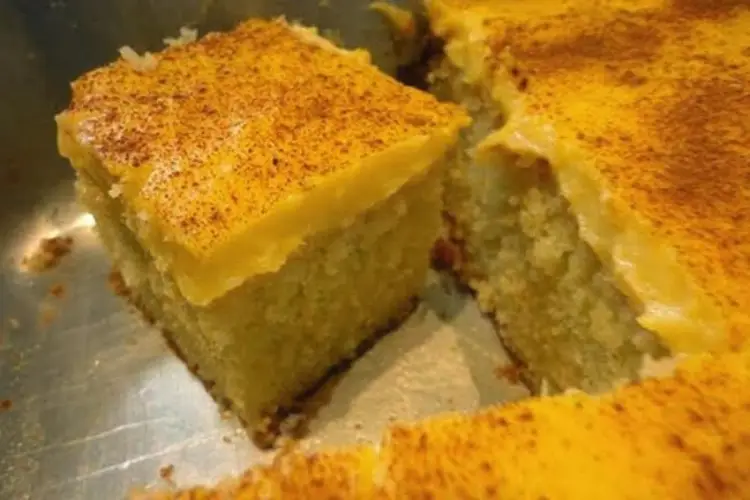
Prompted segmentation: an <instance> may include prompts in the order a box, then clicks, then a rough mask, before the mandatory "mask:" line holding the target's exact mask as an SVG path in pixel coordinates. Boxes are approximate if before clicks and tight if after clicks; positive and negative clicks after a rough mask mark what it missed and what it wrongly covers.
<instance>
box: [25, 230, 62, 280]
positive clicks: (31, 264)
mask: <svg viewBox="0 0 750 500" xmlns="http://www.w3.org/2000/svg"><path fill="white" fill-rule="evenodd" d="M72 249H73V238H71V237H70V236H55V237H53V238H44V239H42V240H41V241H40V242H39V246H38V247H37V248H36V249H35V250H34V251H33V252H32V253H30V254H29V255H27V256H25V257H24V258H23V260H22V261H21V265H22V266H23V267H24V268H26V270H28V271H30V272H42V271H47V270H49V269H53V268H55V267H57V266H58V265H59V264H60V261H61V260H62V258H63V257H65V256H66V255H68V254H69V253H70V252H71V250H72Z"/></svg>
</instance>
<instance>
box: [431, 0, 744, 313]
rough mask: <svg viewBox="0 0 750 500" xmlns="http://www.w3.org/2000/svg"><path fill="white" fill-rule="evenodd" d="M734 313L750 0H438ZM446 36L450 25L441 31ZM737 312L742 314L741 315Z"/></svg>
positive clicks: (529, 105)
mask: <svg viewBox="0 0 750 500" xmlns="http://www.w3.org/2000/svg"><path fill="white" fill-rule="evenodd" d="M432 4H433V5H441V6H443V7H448V9H449V10H450V11H451V12H452V13H451V14H449V16H454V17H455V18H456V19H458V18H461V19H464V21H461V22H464V23H465V19H468V18H469V17H471V16H474V15H476V16H478V17H477V18H478V19H481V20H482V23H483V26H484V28H485V29H486V31H487V33H488V40H487V42H486V43H487V45H488V46H489V48H490V53H491V56H490V61H492V62H491V64H492V65H493V66H494V67H496V68H498V69H500V70H502V72H503V73H505V72H506V71H507V73H506V74H510V76H511V77H512V78H513V79H514V80H515V82H516V84H517V87H518V88H519V89H520V90H521V91H522V93H523V97H522V101H523V104H522V107H523V109H524V112H525V113H526V114H528V115H532V116H538V117H540V118H541V119H542V120H543V121H545V122H546V123H550V124H552V125H553V127H554V129H555V134H556V137H557V142H558V144H565V145H567V146H570V147H572V148H574V149H577V150H579V151H583V152H584V154H585V156H586V157H587V158H589V159H590V162H589V166H590V167H591V175H592V176H593V177H594V178H595V179H597V180H598V182H599V183H600V184H601V185H602V187H603V188H604V190H606V191H608V192H610V193H611V194H612V197H613V202H614V204H615V207H616V208H618V209H619V211H620V213H623V214H627V216H628V217H636V218H638V219H640V220H641V221H642V222H644V223H645V224H646V226H647V227H649V228H650V230H651V231H652V232H653V233H654V234H655V235H656V236H657V237H658V238H660V240H661V241H663V242H665V243H667V245H669V246H671V247H672V248H674V249H675V250H676V253H677V258H678V260H679V262H680V263H681V264H682V265H683V267H684V268H685V269H686V270H687V272H688V274H689V275H690V277H691V279H693V280H694V281H695V282H696V283H697V284H698V285H699V286H700V287H701V288H702V289H703V290H704V291H705V292H706V294H707V295H708V296H709V297H710V298H711V300H713V301H714V302H715V303H716V304H717V305H718V306H719V307H720V309H721V310H722V311H723V312H724V313H725V314H726V316H727V317H734V318H735V319H736V320H737V322H738V323H742V322H743V321H747V318H748V312H750V293H748V288H750V161H749V159H750V2H749V1H747V0H679V1H678V0H674V1H670V0H630V1H628V0H621V1H620V0H618V1H612V2H597V1H570V0H568V1H562V2H558V1H551V0H531V1H526V2H515V1H512V0H500V1H492V2H490V1H482V0H474V1H472V0H435V1H433V2H432ZM447 35H448V36H449V37H450V34H449V33H448V34H447ZM740 317H742V318H744V319H741V318H740Z"/></svg>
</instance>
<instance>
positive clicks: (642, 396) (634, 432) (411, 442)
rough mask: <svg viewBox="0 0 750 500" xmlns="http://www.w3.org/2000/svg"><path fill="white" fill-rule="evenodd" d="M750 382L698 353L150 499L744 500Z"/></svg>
mask: <svg viewBox="0 0 750 500" xmlns="http://www.w3.org/2000/svg"><path fill="white" fill-rule="evenodd" d="M748 384H750V358H748V355H747V354H743V355H726V356H723V357H720V358H708V357H706V358H700V359H694V360H691V361H688V362H687V364H686V365H685V366H683V367H682V368H681V369H679V370H678V372H677V373H676V375H675V376H673V377H669V378H664V379H651V380H646V381H644V382H641V383H639V384H633V385H630V386H628V387H625V388H622V389H619V390H617V391H615V392H614V393H613V394H611V395H606V396H601V397H595V396H586V395H583V394H572V395H566V396H561V397H555V398H543V399H534V400H526V401H522V402H519V403H512V404H508V405H505V406H498V407H495V408H491V409H488V410H484V411H482V412H481V413H479V414H476V415H469V416H465V415H463V416H459V415H451V416H444V417H438V418H434V419H432V420H429V421H426V422H421V423H417V424H410V425H403V424H402V425H396V426H393V427H392V428H391V429H390V430H389V431H388V432H387V434H386V437H385V439H384V441H383V442H382V444H381V447H380V450H379V452H374V450H373V449H372V448H367V447H359V448H352V449H349V450H347V451H345V452H334V453H319V454H317V455H313V456H311V457H307V458H305V457H304V456H302V455H300V454H297V453H294V454H292V455H290V456H287V457H284V458H282V459H280V460H279V461H278V462H277V463H276V464H275V465H274V466H272V467H270V468H257V469H255V470H253V471H250V472H248V473H246V474H245V475H244V476H243V478H242V480H241V482H233V483H229V484H228V485H227V486H224V487H221V488H219V489H217V490H210V489H202V488H200V489H196V490H191V491H185V492H182V493H163V494H153V495H152V496H145V497H143V498H147V499H154V500H155V499H185V500H187V499H189V498H195V499H209V498H226V499H230V498H231V499H247V500H250V499H255V498H271V499H278V498H309V497H308V496H305V493H306V492H309V491H315V493H316V498H383V499H385V498H488V499H489V498H503V499H510V500H513V499H528V498H534V499H536V498H550V499H552V498H555V499H558V498H560V499H563V498H564V499H568V498H569V499H579V498H580V499H583V498H606V499H611V500H621V499H622V500H624V499H638V500H649V499H654V500H657V499H658V500H661V499H664V498H680V499H684V500H688V499H709V498H745V497H746V494H747V492H748V491H749V490H750V471H749V470H748V466H747V464H748V463H750V430H748V428H747V421H748V419H750V390H749V389H748V388H749V387H750V385H748ZM191 495H193V496H191ZM212 495H214V496H212Z"/></svg>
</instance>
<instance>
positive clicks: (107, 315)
mask: <svg viewBox="0 0 750 500" xmlns="http://www.w3.org/2000/svg"><path fill="white" fill-rule="evenodd" d="M366 4H367V1H366V0H362V1H353V0H330V1H329V2H327V6H326V5H322V4H319V2H318V0H312V1H295V0H287V1H277V2H270V1H267V2H263V1H250V0H234V1H230V0H224V1H222V0H213V1H212V0H182V1H180V2H169V1H166V0H164V1H154V0H122V1H118V2H109V1H97V0H37V1H28V0H0V65H1V66H0V188H1V190H0V400H9V401H10V402H11V403H12V406H11V407H10V408H9V409H6V410H1V409H0V498H1V499H17V498H18V499H21V498H34V499H36V498H41V499H44V498H55V499H74V498H96V499H106V498H123V497H124V495H125V494H126V492H127V491H128V489H129V488H130V487H132V486H137V485H145V484H156V483H164V482H165V481H164V479H161V478H160V477H159V468H160V467H162V466H165V465H168V464H172V465H174V474H173V479H174V481H175V482H176V483H177V484H180V485H187V484H191V483H195V482H205V481H212V480H215V479H217V478H219V477H221V476H223V475H225V474H228V473H232V472H238V471H240V470H242V469H244V468H246V467H247V466H249V465H251V464H253V463H256V462H258V461H262V460H268V459H269V458H270V456H269V455H268V454H265V453H263V452H260V451H258V450H257V449H256V448H254V447H253V445H252V444H251V443H250V442H249V440H248V438H247V437H246V436H245V434H244V433H243V432H242V430H241V429H240V428H239V427H238V425H237V423H236V422H235V421H234V420H233V419H231V418H227V417H226V415H222V414H221V413H220V411H219V409H218V408H217V406H216V405H215V404H214V402H213V401H212V400H211V399H210V398H209V396H208V395H207V394H206V393H205V391H204V389H203V387H202V385H201V384H200V383H199V382H198V381H196V380H195V379H194V378H193V377H192V376H191V375H190V374H189V373H188V372H187V370H186V369H185V367H184V366H183V365H182V364H181V362H180V361H179V360H177V359H176V358H175V356H173V355H172V353H171V352H170V351H169V350H168V349H167V348H166V346H165V345H164V343H163V340H162V338H161V336H160V334H159V333H158V332H156V331H153V329H151V328H150V327H148V326H147V325H145V324H144V323H143V322H142V321H141V320H140V319H139V317H138V316H137V315H136V314H134V313H133V312H132V311H130V310H129V309H128V307H127V306H126V305H125V303H124V302H123V300H122V299H120V298H119V297H116V296H115V295H114V293H113V292H112V290H111V289H110V287H109V286H108V283H107V275H108V272H109V267H108V263H107V260H106V258H105V256H104V255H103V253H102V250H101V248H100V247H99V245H98V243H97V241H96V238H95V237H94V236H93V234H92V232H91V228H90V227H88V222H89V220H88V219H87V218H86V217H85V216H82V213H81V212H80V211H79V209H78V208H77V207H76V205H75V203H74V201H73V189H72V179H73V176H72V172H71V170H70V167H69V166H68V165H67V164H66V163H65V162H63V161H62V160H61V159H60V158H58V156H57V153H56V147H55V136H54V125H53V121H52V116H53V115H54V113H55V112H56V111H58V110H60V109H62V108H63V107H64V106H65V104H66V103H67V99H68V82H69V81H70V80H72V79H73V78H75V77H76V76H77V75H79V74H80V73H82V72H83V71H86V70H88V69H90V68H93V67H96V66H98V65H100V64H102V63H105V62H107V61H108V60H110V59H112V58H113V57H115V55H116V48H117V47H119V46H120V45H123V44H129V45H131V46H133V47H135V48H136V49H138V50H144V49H147V48H148V49H152V50H153V49H156V48H158V47H159V46H160V43H161V39H162V38H163V37H164V36H169V35H172V34H175V33H176V32H177V30H178V28H179V27H180V26H183V25H188V24H189V25H192V26H197V27H198V29H199V30H200V32H202V33H203V32H205V31H207V30H214V29H223V28H227V27H229V26H231V25H232V24H233V23H235V22H236V21H238V20H240V19H242V18H245V17H248V16H250V15H277V14H280V13H285V14H286V15H287V16H288V17H290V18H295V19H300V20H302V21H304V22H306V23H309V24H315V25H318V26H321V27H322V28H330V29H335V30H336V31H337V33H338V34H339V35H340V37H341V39H343V41H344V42H345V43H346V44H348V45H352V46H354V45H357V46H367V47H369V48H370V49H371V50H372V51H373V53H374V58H375V60H376V62H377V63H378V64H380V65H381V66H382V67H383V68H384V69H386V70H391V69H392V59H391V57H390V55H389V53H388V50H387V44H385V43H382V44H381V43H376V42H377V41H385V40H387V36H386V32H385V29H384V27H383V26H382V25H381V23H380V22H379V19H377V17H375V16H374V15H373V14H371V13H369V12H368V11H367V10H366ZM55 234H64V235H70V236H72V237H73V238H74V245H73V251H72V253H71V254H70V255H68V256H66V257H65V258H64V259H63V260H62V262H61V264H60V265H59V266H58V267H57V268H55V269H53V270H50V271H47V272H45V273H42V274H30V273H28V272H25V271H24V270H23V269H21V266H20V265H19V264H20V261H21V259H22V258H23V256H24V255H26V254H27V253H28V252H29V251H31V250H32V249H33V248H35V246H36V245H37V244H38V243H39V241H40V239H42V238H44V237H47V236H50V235H55ZM55 290H56V291H57V294H58V295H59V291H60V290H64V292H65V293H64V294H63V296H62V297H56V296H55V294H53V293H51V291H55ZM503 363H505V355H504V353H503V352H502V349H501V347H500V346H499V343H498V342H497V340H496V337H495V335H494V333H493V332H492V329H491V328H490V326H489V325H488V324H486V323H485V322H484V321H483V320H482V319H481V318H480V315H479V314H478V312H477V311H476V309H475V307H474V305H473V304H471V303H470V302H469V301H467V300H466V299H465V298H464V297H461V296H460V295H458V294H456V293H454V292H452V291H450V290H449V289H448V290H446V289H445V287H444V286H441V285H439V284H438V282H437V280H435V279H433V281H432V282H431V283H430V284H429V286H428V287H427V291H426V293H425V300H424V303H423V305H422V306H421V307H420V309H419V310H418V312H417V313H416V314H415V315H414V316H413V317H412V318H411V319H410V320H409V322H408V323H407V324H406V325H404V326H403V327H402V328H401V329H400V330H399V331H396V332H394V333H393V334H391V335H390V336H388V337H386V338H385V339H384V340H383V341H382V342H380V343H379V344H378V345H377V346H376V347H375V348H374V349H373V350H372V351H370V352H369V353H368V354H367V355H366V356H365V357H364V358H363V359H361V360H359V361H358V362H357V363H356V364H355V365H354V367H353V368H352V370H351V371H350V372H349V373H347V374H346V375H345V376H344V377H343V378H342V380H341V381H340V382H339V383H338V385H337V386H336V387H335V389H334V391H333V394H332V400H331V402H330V404H328V405H327V406H325V407H324V408H322V410H321V411H320V413H319V414H318V416H317V418H316V419H315V421H314V422H313V424H312V429H311V434H310V437H309V438H308V439H307V440H306V441H305V442H304V443H303V446H308V447H310V448H314V447H318V446H321V445H327V444H343V443H350V442H353V441H356V440H363V439H376V437H377V436H378V435H379V434H380V432H381V430H382V428H383V426H384V425H386V423H387V422H388V421H389V420H390V419H414V418H417V417H422V416H425V415H430V414H433V413H436V412H439V411H443V410H453V409H455V410H469V409H473V408H476V407H478V406H481V405H486V404H489V403H492V402H495V401H498V400H501V399H506V398H512V397H517V396H520V395H521V394H522V393H523V391H522V390H521V389H519V388H513V387H510V386H508V385H507V383H505V382H502V381H500V380H498V379H497V378H496V377H495V374H494V373H495V370H496V368H497V367H498V366H499V365H501V364H503ZM0 407H1V406H0Z"/></svg>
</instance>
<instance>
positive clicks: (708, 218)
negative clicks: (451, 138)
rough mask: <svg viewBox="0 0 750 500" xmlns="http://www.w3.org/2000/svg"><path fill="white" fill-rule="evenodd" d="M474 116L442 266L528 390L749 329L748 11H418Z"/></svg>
mask: <svg viewBox="0 0 750 500" xmlns="http://www.w3.org/2000/svg"><path fill="white" fill-rule="evenodd" d="M426 3H427V7H428V9H427V10H428V16H429V18H430V23H431V26H432V31H433V33H434V34H435V35H436V36H438V37H440V38H441V39H442V40H443V41H444V42H445V50H444V56H443V58H442V62H441V63H440V64H439V67H438V68H437V69H436V70H435V71H434V72H433V74H432V81H433V86H434V88H435V91H436V92H438V93H441V94H442V95H443V96H445V97H449V98H451V99H453V100H455V101H457V102H461V103H462V104H463V105H464V106H465V107H466V108H467V109H469V110H470V111H471V114H472V117H473V119H474V120H473V123H474V124H473V126H472V128H471V129H470V130H469V131H468V132H467V133H466V134H464V135H463V138H462V142H463V148H464V150H465V152H464V153H463V154H460V155H459V161H458V162H456V163H455V164H454V165H455V167H454V168H451V170H450V172H449V175H448V176H447V183H446V220H447V222H448V226H449V230H448V232H447V237H446V244H447V245H449V247H448V248H449V249H450V250H451V251H444V252H443V254H445V255H456V256H458V258H456V259H454V262H453V266H454V268H455V269H456V271H457V273H458V274H459V275H460V276H461V278H462V279H463V280H464V281H465V282H467V283H468V284H469V285H470V286H471V287H472V288H473V289H474V291H475V292H476V294H477V297H478V299H479V302H480V304H481V305H482V307H483V308H484V310H485V311H487V312H488V313H489V314H490V315H491V316H492V317H493V318H494V319H495V320H496V321H497V324H498V327H499V332H500V335H501V336H502V338H503V339H504V341H505V343H506V344H507V346H508V347H509V348H510V349H511V350H512V351H513V352H514V353H515V354H516V355H517V357H518V358H520V360H521V361H522V362H523V363H524V364H526V366H527V368H528V373H529V374H530V376H531V378H532V380H535V381H537V382H538V381H539V380H540V379H541V378H542V377H544V378H546V379H547V380H548V381H550V382H551V384H552V385H553V386H556V387H557V388H559V389H564V388H566V387H579V388H582V389H585V390H594V391H598V390H602V389H606V388H608V387H611V386H612V384H616V383H617V382H618V381H620V380H621V379H632V378H633V377H634V376H635V375H636V374H637V372H638V370H639V369H640V368H641V364H642V359H643V358H644V357H649V356H653V357H658V356H662V355H665V354H667V353H671V354H678V353H691V352H700V351H705V350H715V351H721V350H725V349H737V348H739V347H740V346H741V345H743V344H744V343H745V339H746V338H747V335H746V334H747V331H748V329H747V325H748V324H750V293H748V289H749V288H750V225H749V224H748V220H750V190H748V188H747V184H748V179H749V178H750V135H749V131H750V91H749V90H748V89H750V54H749V53H748V51H747V50H746V49H745V47H747V46H750V35H749V33H750V8H748V6H747V4H744V3H743V4H742V5H740V4H738V3H736V2H715V3H711V2H672V1H667V0H642V1H636V2H632V1H623V2H620V1H617V2H609V3H607V4H606V5H604V4H600V3H592V2H586V1H577V0H576V1H568V2H556V1H546V0H539V1H530V2H512V1H495V2H489V1H483V0H429V1H428V2H426Z"/></svg>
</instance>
